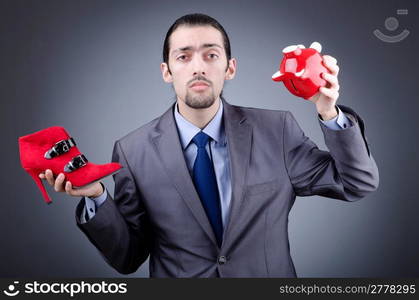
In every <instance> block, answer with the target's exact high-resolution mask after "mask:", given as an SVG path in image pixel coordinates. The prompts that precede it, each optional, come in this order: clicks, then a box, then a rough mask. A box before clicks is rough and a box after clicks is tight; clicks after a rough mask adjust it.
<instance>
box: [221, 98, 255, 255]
mask: <svg viewBox="0 0 419 300" xmlns="http://www.w3.org/2000/svg"><path fill="white" fill-rule="evenodd" d="M223 104H224V116H223V117H224V128H225V133H226V137H227V148H228V152H229V157H230V170H231V187H232V189H231V190H232V195H231V207H230V217H229V221H228V224H227V227H226V229H225V232H224V240H223V248H224V247H225V246H226V245H225V243H226V242H228V241H231V240H232V234H233V231H232V230H233V229H234V228H236V226H237V224H238V220H239V215H240V208H241V205H242V203H243V193H244V188H245V183H246V174H247V169H248V167H249V160H250V154H251V145H252V127H251V126H250V125H249V124H248V123H247V122H246V121H245V120H246V118H245V116H244V115H243V113H242V111H241V110H240V108H237V107H235V106H232V105H230V104H228V103H227V102H226V101H225V100H224V99H223Z"/></svg>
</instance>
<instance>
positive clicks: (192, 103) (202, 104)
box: [185, 91, 216, 109]
mask: <svg viewBox="0 0 419 300" xmlns="http://www.w3.org/2000/svg"><path fill="white" fill-rule="evenodd" d="M215 100H216V97H215V95H214V92H213V91H212V92H211V93H210V94H209V95H196V96H192V95H191V94H190V93H189V91H187V92H186V96H185V104H186V105H187V106H189V107H191V108H195V109H204V108H208V107H210V106H211V105H213V104H214V102H215Z"/></svg>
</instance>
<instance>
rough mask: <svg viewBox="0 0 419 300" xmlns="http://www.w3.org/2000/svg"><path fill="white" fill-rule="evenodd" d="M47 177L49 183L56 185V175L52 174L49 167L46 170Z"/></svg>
mask: <svg viewBox="0 0 419 300" xmlns="http://www.w3.org/2000/svg"><path fill="white" fill-rule="evenodd" d="M45 177H46V179H47V182H48V184H49V185H51V186H54V182H55V180H54V175H53V174H52V171H51V170H49V169H47V170H45Z"/></svg>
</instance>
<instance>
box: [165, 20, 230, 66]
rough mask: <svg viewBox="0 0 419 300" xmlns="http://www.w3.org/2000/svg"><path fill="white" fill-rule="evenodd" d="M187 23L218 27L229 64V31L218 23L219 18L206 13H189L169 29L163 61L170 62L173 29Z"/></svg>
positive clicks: (187, 24) (188, 24) (189, 24)
mask: <svg viewBox="0 0 419 300" xmlns="http://www.w3.org/2000/svg"><path fill="white" fill-rule="evenodd" d="M181 25H186V26H206V25H208V26H212V27H214V28H215V29H217V30H218V31H219V32H221V35H222V36H223V42H224V49H225V52H226V56H227V65H228V61H229V60H230V58H231V47H230V40H229V38H228V35H227V32H226V31H225V30H224V28H223V26H221V24H220V23H218V21H217V20H215V19H214V18H211V17H210V16H207V15H204V14H189V15H185V16H183V17H180V18H179V19H177V20H176V21H175V22H174V23H173V24H172V26H170V28H169V30H168V31H167V33H166V37H165V39H164V44H163V62H165V63H167V64H169V49H170V43H169V39H170V36H171V35H172V33H173V31H175V30H176V29H177V28H178V27H179V26H181Z"/></svg>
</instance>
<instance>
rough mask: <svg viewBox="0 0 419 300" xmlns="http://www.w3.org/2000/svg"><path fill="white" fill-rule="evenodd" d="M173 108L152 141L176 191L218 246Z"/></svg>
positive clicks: (161, 122)
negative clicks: (191, 170)
mask: <svg viewBox="0 0 419 300" xmlns="http://www.w3.org/2000/svg"><path fill="white" fill-rule="evenodd" d="M173 107H174V105H172V106H171V108H170V109H168V110H167V111H166V112H165V113H164V114H163V115H162V116H161V118H160V121H159V123H158V124H157V125H156V131H155V133H154V135H153V138H152V140H153V143H154V145H155V149H156V151H157V153H158V155H159V157H160V158H161V161H162V163H163V165H164V167H165V169H166V172H167V174H168V175H169V178H170V179H171V180H172V182H173V184H174V186H175V188H176V190H177V191H178V192H179V194H180V195H181V197H182V199H183V200H184V201H185V203H186V205H187V206H188V207H189V209H190V210H191V212H192V214H193V215H194V216H195V218H196V220H197V221H198V223H199V224H200V225H201V227H202V228H203V230H204V231H205V232H206V234H207V235H208V237H209V238H210V239H211V240H212V241H213V243H214V244H215V245H216V246H217V241H216V239H215V235H214V232H213V230H212V227H211V224H210V223H209V220H208V217H207V215H206V213H205V210H204V208H203V206H202V204H201V200H200V199H199V196H198V193H197V192H196V189H195V186H194V184H193V181H192V178H191V175H190V173H189V170H188V167H187V165H186V161H185V157H184V154H183V150H182V146H181V144H180V138H179V134H178V131H177V126H176V122H175V120H174V116H173Z"/></svg>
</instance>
